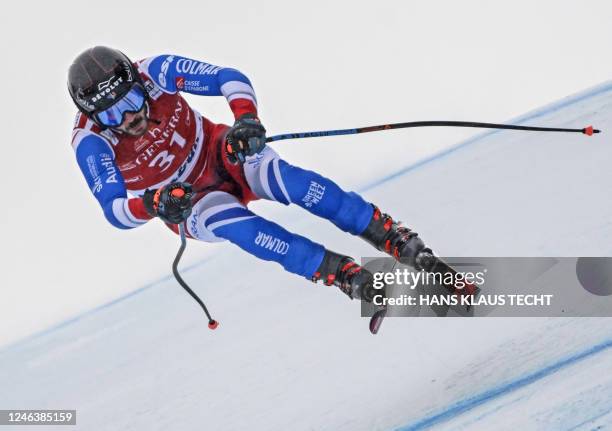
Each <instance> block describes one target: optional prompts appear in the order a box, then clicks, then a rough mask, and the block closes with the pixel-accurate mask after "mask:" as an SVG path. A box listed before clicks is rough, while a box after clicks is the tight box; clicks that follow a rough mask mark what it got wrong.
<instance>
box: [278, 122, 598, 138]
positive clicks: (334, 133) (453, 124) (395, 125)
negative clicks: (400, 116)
mask: <svg viewBox="0 0 612 431" xmlns="http://www.w3.org/2000/svg"><path fill="white" fill-rule="evenodd" d="M413 127H474V128H479V129H507V130H522V131H531V132H569V133H582V134H584V135H588V136H592V135H593V134H594V133H601V131H600V130H598V129H593V126H587V127H585V128H582V129H566V128H562V127H536V126H519V125H514V124H497V123H480V122H475V121H411V122H408V123H392V124H382V125H379V126H369V127H358V128H354V129H337V130H320V131H315V132H301V133H284V134H282V135H275V136H270V137H268V138H266V142H274V141H283V140H285V139H302V138H318V137H322V136H338V135H356V134H359V133H368V132H380V131H382V130H393V129H408V128H413Z"/></svg>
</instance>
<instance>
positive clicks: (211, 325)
mask: <svg viewBox="0 0 612 431" xmlns="http://www.w3.org/2000/svg"><path fill="white" fill-rule="evenodd" d="M217 326H219V322H217V321H216V320H211V321H210V322H208V327H209V328H210V329H217Z"/></svg>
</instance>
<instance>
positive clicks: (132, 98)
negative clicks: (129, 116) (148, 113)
mask: <svg viewBox="0 0 612 431" xmlns="http://www.w3.org/2000/svg"><path fill="white" fill-rule="evenodd" d="M146 100H147V97H146V96H145V92H144V89H143V88H142V87H141V86H140V85H134V86H133V87H132V88H131V89H130V91H128V92H127V94H126V95H125V96H123V97H122V98H121V99H119V100H118V101H117V102H115V103H114V104H113V105H112V106H111V107H109V108H107V109H105V110H104V111H100V112H98V113H96V114H95V118H96V120H98V122H99V123H100V124H102V125H103V126H106V127H118V126H120V125H121V123H123V117H124V115H125V114H126V113H127V112H139V111H140V110H141V109H142V107H143V106H144V104H145V101H146Z"/></svg>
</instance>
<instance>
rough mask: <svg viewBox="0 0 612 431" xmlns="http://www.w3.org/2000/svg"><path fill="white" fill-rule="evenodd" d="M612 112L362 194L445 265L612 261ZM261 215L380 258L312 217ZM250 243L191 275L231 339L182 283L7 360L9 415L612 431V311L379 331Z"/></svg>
mask: <svg viewBox="0 0 612 431" xmlns="http://www.w3.org/2000/svg"><path fill="white" fill-rule="evenodd" d="M611 114H612V83H605V84H603V85H601V86H599V87H596V88H594V89H591V90H588V91H586V92H584V93H582V94H579V95H577V96H573V97H571V98H568V99H565V100H562V101H560V102H558V103H555V104H553V105H551V106H548V107H545V108H542V109H541V110H538V111H536V112H534V113H530V114H528V115H526V116H525V117H523V118H522V120H523V121H524V123H525V124H543V125H558V126H567V127H583V126H585V125H587V124H590V123H593V124H594V125H595V126H596V127H599V128H601V129H603V130H604V133H603V134H601V135H599V136H594V137H592V138H586V137H584V136H581V135H568V134H538V133H517V132H493V133H491V132H488V133H484V134H482V135H479V136H478V137H476V138H474V139H471V140H469V141H466V142H464V143H462V144H459V145H458V146H457V147H454V148H452V149H450V150H446V151H445V152H443V153H440V154H438V155H436V156H433V157H431V158H429V159H426V160H423V161H421V162H419V163H417V164H416V165H412V166H408V167H406V168H405V169H403V170H401V171H399V172H397V173H395V174H393V175H390V176H389V177H387V178H381V179H365V180H370V181H371V182H370V183H368V185H367V186H366V187H364V188H363V190H362V191H363V192H364V194H365V195H366V197H367V198H368V199H370V200H372V201H373V202H376V203H377V204H378V205H379V206H381V207H382V208H383V209H384V210H385V211H388V212H390V213H391V214H394V215H397V216H399V217H400V218H402V219H403V220H404V221H405V222H407V224H409V225H411V226H414V227H415V228H416V230H418V231H419V232H420V234H421V235H422V236H423V237H424V238H425V239H426V240H427V242H428V243H429V244H430V245H431V246H432V247H433V248H434V249H435V250H436V251H437V252H439V253H440V254H442V255H455V256H462V255H463V256H469V255H481V256H482V255H491V256H494V255H508V256H512V255H514V256H529V255H533V256H576V255H611V254H612V204H611V203H610V201H609V199H607V196H608V195H609V183H610V179H611V177H612V174H611V173H610V170H609V167H608V165H609V160H611V158H612V157H611V156H612V148H611V147H610V145H609V137H608V136H609V135H608V134H606V133H605V131H607V130H612V115H611ZM393 133H394V134H393ZM390 134H391V136H389V139H396V140H397V139H402V135H401V133H400V132H390ZM279 150H280V145H279ZM397 196H405V197H406V198H405V199H398V198H397ZM257 208H260V209H261V211H263V212H266V211H268V212H266V213H267V214H269V215H271V216H272V217H274V218H275V219H276V220H278V221H280V222H282V223H283V224H285V225H287V226H289V227H290V228H291V229H292V230H296V231H299V232H302V233H306V234H308V235H309V236H311V237H313V239H315V240H319V241H322V242H324V243H325V244H327V245H329V247H330V248H332V249H335V250H338V251H343V252H348V253H351V254H353V255H354V256H360V255H364V256H365V255H373V254H374V253H373V252H372V250H371V249H370V248H369V247H368V246H367V245H366V244H363V243H362V242H361V241H359V240H358V239H355V238H349V237H347V236H346V235H345V234H342V233H340V232H337V231H336V230H335V229H333V227H331V226H329V225H328V224H327V223H326V222H323V221H320V220H315V219H313V218H312V217H310V216H307V215H305V214H304V213H303V212H301V211H299V210H298V209H290V210H285V209H282V210H281V211H278V210H277V209H274V210H268V207H266V205H260V206H258V207H257ZM198 246H200V245H198V244H190V247H191V248H193V247H198ZM235 251H236V250H235V249H234V248H233V247H232V246H231V245H227V246H226V247H223V248H221V249H220V252H219V253H218V254H217V255H215V256H214V257H210V258H207V260H205V261H202V262H199V263H198V264H196V265H193V266H192V267H190V268H185V269H184V270H183V273H184V276H185V278H186V279H187V280H188V281H189V282H190V283H191V284H192V285H193V286H194V288H195V290H196V291H197V292H198V293H199V294H201V295H202V296H203V298H204V299H205V301H206V302H207V304H208V305H209V307H210V309H211V311H212V312H213V315H214V316H215V317H216V318H218V319H219V320H220V322H221V325H220V327H219V328H218V329H217V330H216V331H214V332H213V331H209V330H208V329H207V328H206V321H205V319H204V318H203V315H202V314H201V311H200V310H199V309H198V308H197V306H196V304H195V303H194V302H193V301H192V300H191V298H189V297H188V296H187V295H186V294H185V293H184V292H182V290H181V289H180V288H179V287H178V286H177V285H176V283H175V282H174V280H173V279H172V278H171V277H167V278H165V279H163V280H160V281H159V282H157V283H154V284H152V285H150V286H145V287H143V288H142V289H140V290H139V291H137V292H134V293H133V294H131V295H128V296H127V297H124V298H121V299H119V300H117V301H115V302H113V303H110V304H106V305H103V306H101V307H99V308H97V309H96V310H93V311H92V312H89V313H86V314H83V315H81V316H78V317H77V318H75V319H73V320H72V321H69V322H66V323H65V324H62V325H60V326H58V327H55V328H51V329H50V330H48V331H46V332H44V333H41V334H38V335H37V336H34V337H30V338H28V339H26V340H24V341H22V342H20V343H17V344H13V345H11V346H9V347H7V348H5V349H3V350H2V351H0V387H2V388H3V390H2V391H0V406H2V408H5V409H6V408H28V407H29V408H64V409H77V411H78V413H77V423H78V425H77V427H76V428H78V429H84V430H117V429H122V430H142V429H147V430H156V429H159V430H167V429H173V430H190V429H211V430H236V429H247V428H248V429H255V430H286V429H292V430H320V429H329V430H352V431H353V430H388V429H401V430H413V429H426V428H429V427H433V428H435V429H469V430H472V429H496V430H497V429H508V430H510V429H513V430H516V429H521V430H530V429H541V430H549V429H564V430H569V429H580V430H582V429H601V428H603V427H606V426H612V378H611V376H612V373H610V368H612V349H611V347H612V320H611V319H609V318H606V319H603V318H598V319H595V318H572V319H567V318H565V319H534V318H531V319H527V318H521V319H506V318H490V319H450V318H449V319H426V318H422V319H408V318H397V319H388V321H386V322H385V325H384V327H383V328H382V330H381V333H380V334H379V335H377V336H375V337H373V336H371V335H370V334H369V333H368V331H367V321H366V320H365V319H361V318H360V317H359V306H358V304H357V303H350V302H349V301H347V300H346V298H345V297H344V296H343V295H341V294H340V293H339V292H337V291H336V289H332V288H327V287H324V286H321V285H313V284H311V283H310V282H307V281H304V280H301V279H299V278H296V277H295V276H292V275H289V274H285V273H284V272H282V270H281V269H280V268H279V267H277V266H276V265H275V264H271V263H260V262H258V261H257V260H256V259H255V258H252V257H250V256H248V255H245V254H243V253H236V252H235ZM7 388H10V389H7ZM598 427H600V428H598ZM7 429H9V428H8V427H7ZM54 429H61V427H57V428H54ZM67 429H75V427H67Z"/></svg>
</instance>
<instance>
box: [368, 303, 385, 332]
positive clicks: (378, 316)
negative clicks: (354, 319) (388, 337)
mask: <svg viewBox="0 0 612 431" xmlns="http://www.w3.org/2000/svg"><path fill="white" fill-rule="evenodd" d="M386 315H387V310H386V309H384V310H379V311H377V312H376V313H374V315H373V316H372V317H371V318H370V332H371V333H372V334H373V335H376V334H377V333H378V330H379V329H380V325H381V324H382V321H383V319H384V318H385V316H386Z"/></svg>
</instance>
